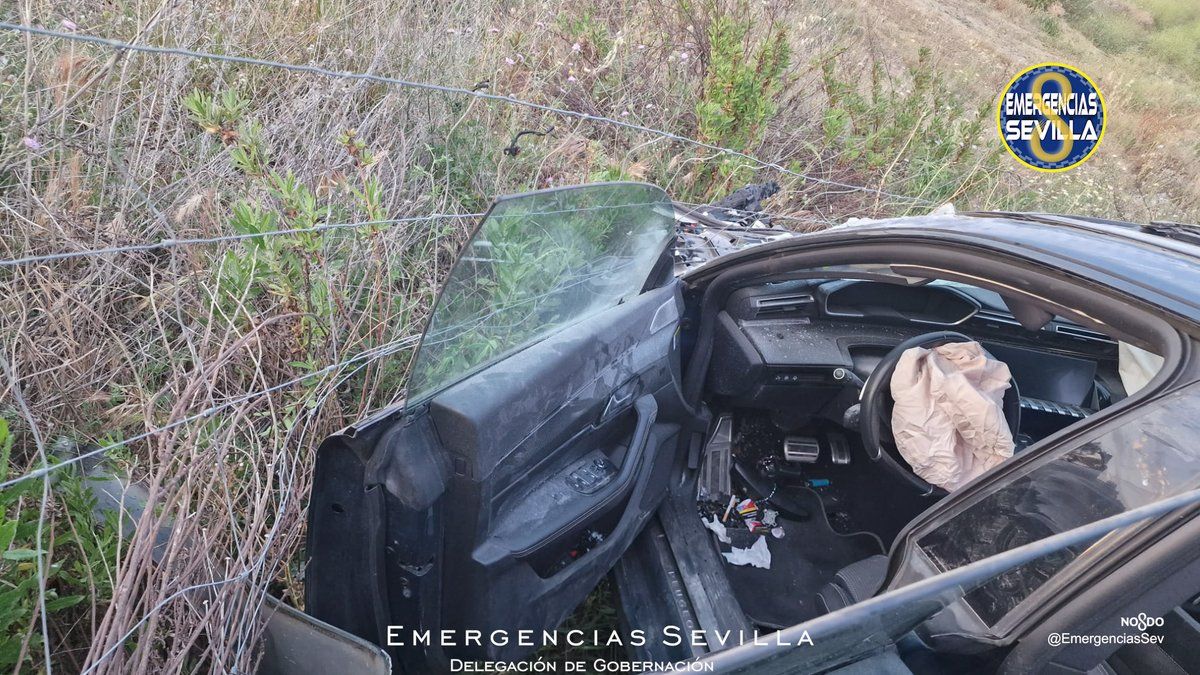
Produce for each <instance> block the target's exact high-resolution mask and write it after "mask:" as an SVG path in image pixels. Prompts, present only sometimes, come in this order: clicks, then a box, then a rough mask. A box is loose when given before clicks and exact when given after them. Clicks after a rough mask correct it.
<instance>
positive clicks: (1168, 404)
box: [918, 385, 1200, 626]
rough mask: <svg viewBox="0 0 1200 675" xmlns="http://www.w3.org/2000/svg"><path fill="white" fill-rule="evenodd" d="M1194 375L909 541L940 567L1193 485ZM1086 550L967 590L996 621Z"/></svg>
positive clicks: (1199, 432) (1198, 428)
mask: <svg viewBox="0 0 1200 675" xmlns="http://www.w3.org/2000/svg"><path fill="white" fill-rule="evenodd" d="M1198 387H1200V385H1192V386H1190V387H1188V388H1186V389H1183V390H1181V391H1179V392H1176V393H1174V394H1171V395H1168V396H1167V397H1165V398H1164V399H1162V400H1161V401H1159V402H1156V403H1154V404H1151V405H1149V406H1147V407H1146V408H1144V409H1142V410H1141V411H1138V412H1136V413H1134V414H1133V415H1132V417H1131V418H1130V419H1128V420H1126V422H1125V423H1124V424H1123V425H1122V426H1120V427H1118V428H1116V429H1113V430H1112V431H1110V432H1108V433H1105V434H1103V435H1101V436H1099V437H1097V438H1094V439H1092V440H1090V441H1088V442H1086V443H1083V444H1082V445H1079V446H1076V447H1073V448H1069V449H1066V450H1064V451H1063V452H1062V453H1061V454H1060V455H1059V456H1058V457H1056V458H1053V459H1051V460H1050V461H1044V462H1039V463H1037V464H1035V465H1033V466H1031V467H1030V468H1029V469H1027V470H1026V471H1024V472H1022V473H1020V474H1018V475H1015V476H1012V477H1009V478H1008V479H1007V480H1006V482H1005V483H1004V484H1003V485H1000V486H999V487H998V488H996V489H992V490H991V491H990V493H989V494H988V495H986V496H985V497H983V499H981V500H979V501H977V502H975V503H974V504H972V505H971V506H969V507H967V508H966V509H964V510H963V511H962V512H961V513H959V514H958V515H956V516H954V517H952V518H950V519H949V520H948V521H946V522H945V523H943V524H941V525H940V526H938V527H937V528H936V529H934V530H932V531H931V532H929V533H927V534H925V535H923V536H922V537H921V538H920V540H919V541H918V546H919V547H920V549H921V550H922V551H923V552H924V553H925V554H926V555H927V556H928V557H929V558H930V559H931V560H932V561H933V562H934V564H936V565H937V566H938V567H940V568H941V569H943V570H948V569H954V568H957V567H961V566H963V565H966V564H969V563H973V562H975V561H977V560H982V559H983V558H987V557H989V556H992V555H996V554H998V553H1002V552H1004V551H1007V550H1010V549H1012V548H1016V547H1017V546H1021V545H1022V544H1027V543H1030V542H1033V541H1036V540H1038V539H1042V538H1044V537H1047V536H1049V535H1051V534H1055V533H1059V532H1064V531H1066V530H1069V529H1071V528H1074V527H1079V526H1081V525H1086V524H1088V523H1091V522H1094V521H1096V520H1099V519H1101V518H1105V517H1107V516H1111V515H1115V514H1117V513H1121V512H1124V511H1127V510H1129V509H1132V508H1136V507H1139V506H1144V505H1147V504H1150V503H1152V502H1155V501H1158V500H1160V499H1163V498H1165V497H1170V496H1173V495H1177V494H1180V493H1182V492H1186V491H1188V490H1192V489H1195V488H1197V487H1200V447H1197V445H1196V442H1195V439H1196V438H1197V437H1200V389H1198ZM1084 552H1085V548H1084V547H1075V548H1074V549H1066V550H1063V551H1060V552H1058V553H1056V554H1053V555H1050V556H1047V557H1045V558H1042V559H1040V560H1037V561H1034V562H1032V563H1029V564H1027V565H1023V566H1020V567H1017V568H1015V569H1013V570H1010V571H1008V572H1006V573H1004V574H1001V575H999V576H998V577H996V578H995V579H993V580H991V581H990V582H988V583H986V584H984V585H983V586H981V587H980V588H978V589H976V590H974V591H972V592H971V593H969V594H967V596H966V597H967V601H968V603H969V604H970V605H971V607H972V608H973V609H974V610H975V612H976V613H977V614H979V616H980V618H982V619H983V620H984V622H986V623H987V624H988V625H989V626H995V625H996V624H997V623H998V622H999V621H1000V620H1001V619H1002V618H1003V617H1004V616H1005V615H1006V614H1008V613H1009V612H1010V611H1012V610H1013V609H1014V608H1016V607H1017V605H1019V604H1020V603H1021V602H1022V601H1023V600H1025V599H1026V598H1027V597H1029V596H1030V594H1032V593H1033V592H1034V591H1035V590H1037V589H1038V588H1039V587H1040V586H1041V585H1042V584H1043V583H1045V582H1046V581H1047V580H1048V579H1050V578H1051V577H1052V576H1053V575H1054V574H1056V573H1058V572H1059V571H1060V570H1061V569H1063V568H1064V567H1065V566H1066V565H1067V564H1068V563H1070V562H1071V561H1072V560H1074V559H1076V558H1077V557H1079V556H1080V555H1082V554H1083V553H1084Z"/></svg>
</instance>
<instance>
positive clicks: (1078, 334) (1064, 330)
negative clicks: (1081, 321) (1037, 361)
mask: <svg viewBox="0 0 1200 675" xmlns="http://www.w3.org/2000/svg"><path fill="white" fill-rule="evenodd" d="M1054 332H1055V333H1058V334H1059V335H1065V336H1067V337H1073V338H1075V339H1076V340H1091V341H1093V342H1104V343H1107V344H1110V345H1115V344H1117V342H1116V340H1113V339H1111V338H1110V337H1108V336H1107V335H1105V334H1104V333H1098V332H1096V331H1094V330H1088V329H1086V328H1080V327H1078V326H1064V325H1062V324H1056V325H1055V326H1054Z"/></svg>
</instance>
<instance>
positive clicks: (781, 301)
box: [754, 293, 813, 316]
mask: <svg viewBox="0 0 1200 675" xmlns="http://www.w3.org/2000/svg"><path fill="white" fill-rule="evenodd" d="M812 303H813V296H812V295H811V294H810V293H787V294H785V295H770V296H767V297H764V298H755V300H754V307H755V310H756V316H768V315H771V314H786V313H789V312H798V311H800V310H802V309H804V308H805V307H806V306H808V305H811V304H812Z"/></svg>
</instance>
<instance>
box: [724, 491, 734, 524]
mask: <svg viewBox="0 0 1200 675" xmlns="http://www.w3.org/2000/svg"><path fill="white" fill-rule="evenodd" d="M735 504H737V495H729V506H726V507H725V515H723V516H721V522H722V523H723V522H725V521H727V520H729V512H730V511H732V510H733V507H734V505H735Z"/></svg>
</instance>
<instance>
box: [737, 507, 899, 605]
mask: <svg viewBox="0 0 1200 675" xmlns="http://www.w3.org/2000/svg"><path fill="white" fill-rule="evenodd" d="M791 492H793V494H792V498H793V503H795V504H798V505H800V506H803V507H806V508H808V509H809V510H811V512H812V514H813V515H812V517H810V518H809V519H808V520H805V521H798V520H791V519H787V518H780V520H779V524H780V525H781V526H782V529H783V532H784V536H783V537H782V538H779V539H777V538H775V537H772V536H769V535H768V538H767V547H768V548H769V549H770V551H771V568H770V569H760V568H758V567H752V566H749V565H731V564H726V565H725V573H726V576H727V577H728V578H729V585H730V586H731V587H732V589H733V593H734V595H735V596H736V597H737V599H738V604H740V605H741V607H742V611H743V612H745V614H746V616H747V618H749V619H750V621H751V622H753V623H754V624H756V625H758V626H763V627H767V628H783V627H785V626H791V625H794V624H797V623H800V622H801V621H806V620H808V619H811V618H813V617H817V616H820V615H821V614H823V613H824V611H825V610H824V607H823V606H822V605H821V603H820V602H819V601H818V600H817V591H818V590H820V588H821V587H822V586H824V585H825V584H827V583H829V582H830V581H832V580H833V576H834V575H835V574H836V573H837V571H838V570H840V569H842V568H843V567H845V566H847V565H849V564H850V563H853V562H856V561H859V560H862V559H864V558H868V557H870V556H873V555H878V554H880V553H883V545H882V544H881V543H880V542H879V538H878V537H876V536H875V535H874V534H871V533H869V532H859V533H856V534H849V535H845V534H838V533H837V532H834V530H833V528H832V527H830V526H829V523H828V521H827V520H826V519H825V517H824V514H823V511H822V508H821V499H820V497H818V496H817V493H816V492H814V491H812V490H808V489H804V488H800V489H797V490H792V491H791ZM750 536H758V535H750ZM737 543H738V541H737V540H736V539H735V540H734V544H737ZM721 548H722V550H723V551H727V550H729V549H730V546H729V545H722V546H721Z"/></svg>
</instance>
